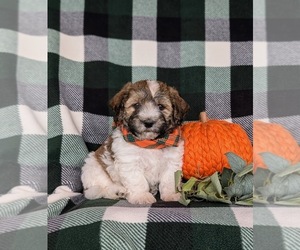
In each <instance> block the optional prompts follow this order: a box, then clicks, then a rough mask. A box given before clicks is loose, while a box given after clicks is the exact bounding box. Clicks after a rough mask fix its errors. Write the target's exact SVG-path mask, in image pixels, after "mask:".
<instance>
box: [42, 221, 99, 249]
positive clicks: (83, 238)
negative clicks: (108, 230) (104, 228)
mask: <svg viewBox="0 0 300 250" xmlns="http://www.w3.org/2000/svg"><path fill="white" fill-rule="evenodd" d="M100 227H101V222H95V223H92V224H88V225H82V226H76V227H69V228H66V229H62V230H60V231H58V232H54V233H50V234H49V235H48V249H49V250H51V249H56V250H59V249H61V250H83V249H89V250H94V249H95V250H96V249H101V248H100V240H99V238H100ZM79 232H80V233H79ZM79 235H80V236H79ZM78 236H79V237H78Z"/></svg>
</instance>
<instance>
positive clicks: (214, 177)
mask: <svg viewBox="0 0 300 250" xmlns="http://www.w3.org/2000/svg"><path fill="white" fill-rule="evenodd" d="M210 180H211V182H212V184H213V186H214V188H215V190H216V192H217V193H218V194H221V193H222V186H221V183H220V180H219V177H218V173H217V172H215V173H214V174H213V175H212V176H210Z"/></svg>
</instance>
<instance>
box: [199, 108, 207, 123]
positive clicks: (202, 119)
mask: <svg viewBox="0 0 300 250" xmlns="http://www.w3.org/2000/svg"><path fill="white" fill-rule="evenodd" d="M199 121H200V122H207V121H208V117H207V115H206V112H205V111H202V112H200V115H199Z"/></svg>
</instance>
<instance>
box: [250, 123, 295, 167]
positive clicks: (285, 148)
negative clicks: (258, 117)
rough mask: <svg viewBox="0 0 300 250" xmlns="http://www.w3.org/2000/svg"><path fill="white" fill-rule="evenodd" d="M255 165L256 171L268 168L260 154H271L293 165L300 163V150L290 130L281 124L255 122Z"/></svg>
mask: <svg viewBox="0 0 300 250" xmlns="http://www.w3.org/2000/svg"><path fill="white" fill-rule="evenodd" d="M253 136H254V137H253V143H254V144H253V146H254V147H253V164H254V171H255V170H256V169H257V168H258V167H260V168H267V167H266V165H265V163H264V161H263V159H262V157H261V156H260V155H259V154H260V153H264V152H270V153H273V154H275V155H278V156H280V157H282V158H285V159H286V160H288V161H290V162H291V164H295V163H297V162H299V161H300V148H299V146H298V144H297V142H296V140H295V139H294V138H293V136H292V135H291V134H290V132H289V131H288V130H286V129H285V128H284V127H282V126H281V125H279V124H275V123H266V122H261V121H254V123H253Z"/></svg>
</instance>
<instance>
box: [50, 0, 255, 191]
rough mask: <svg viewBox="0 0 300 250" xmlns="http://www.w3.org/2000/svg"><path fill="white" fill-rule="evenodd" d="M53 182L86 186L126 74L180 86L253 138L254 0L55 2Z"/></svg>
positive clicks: (193, 101) (197, 105) (192, 116)
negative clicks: (88, 162) (91, 155)
mask: <svg viewBox="0 0 300 250" xmlns="http://www.w3.org/2000/svg"><path fill="white" fill-rule="evenodd" d="M48 16H49V22H48V26H49V33H48V34H49V57H48V59H49V60H48V84H49V94H48V105H49V110H48V119H49V145H48V146H49V148H48V151H49V158H48V164H49V169H48V172H49V174H48V180H49V181H48V183H49V190H48V192H50V193H51V192H52V191H53V189H54V188H55V187H56V186H58V185H60V184H64V185H69V186H70V187H71V188H72V189H73V190H80V189H81V184H80V179H79V176H80V168H81V166H82V165H83V159H84V158H85V156H86V155H87V153H88V151H90V150H94V149H96V148H97V147H98V146H99V145H100V144H101V143H102V142H103V141H104V140H105V139H106V137H107V136H108V134H109V133H110V131H111V121H112V115H113V114H112V113H111V111H110V110H109V108H108V106H107V103H108V100H109V99H110V98H111V97H112V96H113V95H114V94H116V92H117V91H119V90H120V88H121V87H122V86H123V85H124V84H125V83H126V82H128V81H132V82H135V81H137V80H141V79H158V80H161V81H164V82H166V83H168V84H169V85H171V86H174V87H176V88H177V89H178V90H179V92H180V93H181V95H182V97H183V98H184V99H185V100H187V102H188V103H189V104H190V106H191V110H190V112H189V114H188V116H187V120H197V119H198V114H199V112H200V111H202V110H204V109H205V110H206V111H207V113H208V115H209V117H211V118H216V119H226V120H229V121H232V122H236V123H239V124H241V125H242V126H243V127H244V128H245V129H246V130H247V132H248V134H249V136H250V137H252V109H253V103H252V100H253V67H252V52H253V50H252V47H253V44H252V37H253V35H252V32H253V19H252V1H248V0H247V1H242V2H241V1H238V0H230V1H229V0H221V1H220V0H214V1H213V0H209V1H198V0H197V1H196V0H194V1H180V0H176V1H166V0H164V1H161V0H158V1H140V0H134V1H120V0H111V1H91V0H86V1H83V0H76V1H72V2H71V1H58V0H54V1H49V12H48Z"/></svg>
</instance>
